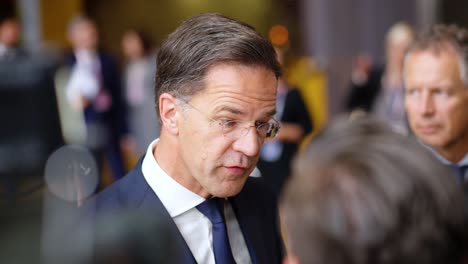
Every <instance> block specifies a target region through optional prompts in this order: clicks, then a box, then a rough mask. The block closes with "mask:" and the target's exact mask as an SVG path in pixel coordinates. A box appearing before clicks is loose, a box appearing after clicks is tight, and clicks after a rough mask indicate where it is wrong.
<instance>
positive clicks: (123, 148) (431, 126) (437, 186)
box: [0, 16, 468, 264]
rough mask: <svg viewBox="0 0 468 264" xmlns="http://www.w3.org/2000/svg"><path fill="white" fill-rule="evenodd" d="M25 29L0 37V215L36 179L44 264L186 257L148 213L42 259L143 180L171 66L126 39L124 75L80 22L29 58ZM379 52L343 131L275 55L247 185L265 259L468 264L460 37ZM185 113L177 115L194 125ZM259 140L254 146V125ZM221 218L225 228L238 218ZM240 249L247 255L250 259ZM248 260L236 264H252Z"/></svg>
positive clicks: (467, 159) (355, 83)
mask: <svg viewBox="0 0 468 264" xmlns="http://www.w3.org/2000/svg"><path fill="white" fill-rule="evenodd" d="M20 28H21V27H20V25H19V22H18V20H17V19H16V18H15V17H6V18H3V19H2V20H1V21H0V107H1V111H0V122H1V124H2V129H1V132H0V180H1V183H2V188H1V190H2V192H1V193H0V194H1V195H2V199H4V200H5V201H7V203H8V204H14V203H15V200H16V199H18V197H20V196H21V191H20V190H19V187H18V186H20V185H21V182H22V180H23V179H25V178H28V177H30V176H31V175H35V177H37V176H39V178H41V184H40V186H39V188H41V187H43V186H45V188H44V189H45V191H44V192H45V195H44V205H43V206H44V208H43V210H44V215H45V216H43V217H42V221H44V222H43V223H42V226H41V227H42V228H43V232H44V233H47V234H45V235H43V236H42V238H41V239H42V240H43V241H42V242H45V243H44V244H45V246H44V245H43V246H42V248H41V254H42V258H43V259H42V261H44V262H45V263H73V262H75V263H171V261H173V260H174V258H173V256H174V255H177V254H179V253H178V252H180V251H179V250H180V248H181V245H180V241H179V240H180V239H179V238H180V234H178V232H177V229H175V225H174V224H173V223H167V222H166V221H165V220H158V221H154V220H153V219H159V218H158V217H157V213H158V212H157V210H156V209H155V210H156V213H155V212H154V211H151V212H148V214H143V215H142V214H137V213H136V212H133V211H128V212H124V213H123V214H120V215H119V216H118V217H115V216H114V215H104V216H102V215H99V217H97V218H96V219H94V220H96V222H94V223H87V224H90V225H93V228H89V226H86V225H85V227H84V228H82V229H77V231H76V235H77V236H83V237H84V238H85V239H84V240H86V239H87V238H89V237H90V236H88V235H89V234H87V232H90V231H91V230H92V232H95V231H96V230H97V231H96V233H95V234H93V235H92V237H94V238H96V241H93V242H94V244H93V245H94V246H96V250H95V251H93V250H91V249H89V248H87V247H88V246H89V244H88V243H84V242H83V241H84V240H79V239H77V241H80V242H81V243H82V244H76V245H73V249H72V247H65V248H66V249H65V251H61V249H60V250H59V249H58V248H54V247H53V246H52V245H57V243H64V241H66V239H65V240H63V239H64V238H63V237H61V236H63V234H61V233H54V232H57V230H58V229H60V230H64V229H68V230H70V229H72V228H74V226H75V225H76V222H77V219H79V220H81V219H80V217H82V213H81V212H78V211H77V210H75V209H76V208H81V207H82V206H83V204H85V203H86V201H87V200H88V198H89V197H92V196H93V195H94V194H96V193H99V192H100V191H102V190H103V189H106V187H108V186H109V185H111V183H114V182H118V183H119V184H121V183H122V182H123V181H122V180H121V179H122V178H126V177H127V178H128V177H129V176H128V175H127V173H129V171H130V169H131V168H132V167H134V166H137V167H138V166H141V169H140V171H143V174H144V173H145V172H144V170H145V167H144V166H145V165H141V163H142V162H144V159H145V157H148V153H149V154H151V153H152V152H148V146H150V147H151V146H153V145H151V144H154V145H156V144H161V143H158V141H155V139H158V138H160V136H161V133H162V132H161V131H162V130H163V129H164V128H163V126H166V127H167V126H168V125H167V122H168V121H166V123H164V122H165V121H164V120H163V119H164V118H167V117H166V116H160V114H159V113H160V111H161V112H162V111H163V110H164V107H166V106H165V105H163V106H161V105H160V102H158V101H159V100H163V99H160V98H159V97H158V95H160V94H158V91H157V90H155V87H158V86H157V84H156V82H157V80H156V71H157V70H158V69H159V65H157V61H158V62H159V61H163V62H165V63H168V62H167V61H168V60H169V59H167V58H165V57H163V58H158V52H159V50H158V49H157V48H156V45H155V43H153V42H152V40H151V37H150V36H149V35H148V34H147V32H144V31H142V30H140V29H138V28H128V29H127V30H126V31H125V33H124V34H123V35H122V36H121V55H122V57H123V58H124V60H123V61H120V62H119V60H117V58H116V57H115V55H113V54H110V53H109V52H108V51H106V50H104V49H102V47H101V45H100V41H99V30H98V28H97V26H96V23H95V22H94V21H93V19H91V18H89V17H86V16H77V17H75V18H73V19H72V20H71V21H70V22H69V24H68V26H67V32H65V34H66V36H67V39H68V41H69V44H70V46H69V49H66V50H64V51H63V52H62V51H61V52H59V53H57V54H58V55H57V54H56V53H54V54H48V53H47V54H40V53H37V52H34V53H33V52H30V51H27V50H25V49H23V48H22V47H21V42H20V40H21V30H20ZM183 40H184V41H186V39H183ZM178 45H180V44H179V43H175V44H174V47H176V48H177V47H179V46H178ZM384 45H385V60H384V62H383V63H376V62H375V60H374V59H373V58H371V57H370V56H368V55H366V54H361V55H359V56H358V57H357V58H356V60H355V64H354V66H353V68H352V71H351V72H350V74H349V76H350V78H349V79H350V82H349V84H350V85H349V88H348V89H347V92H348V93H347V95H346V98H345V102H344V104H343V107H342V108H343V112H342V113H340V115H339V117H338V118H336V117H334V118H328V115H327V113H326V110H325V111H324V110H323V109H326V107H327V105H326V101H327V100H328V99H327V98H326V96H324V95H323V94H322V93H326V83H325V82H322V80H323V79H326V77H325V75H324V73H323V72H322V71H321V70H319V69H318V68H319V67H318V66H316V65H315V64H314V62H313V60H309V58H304V57H303V58H301V59H298V60H296V61H294V62H293V63H291V62H289V63H286V62H285V56H287V55H286V54H285V53H286V52H287V49H285V48H284V47H275V52H276V53H275V54H276V58H277V60H278V63H279V64H281V65H282V67H283V71H284V73H283V75H282V76H281V77H279V78H278V79H277V82H278V85H277V89H276V91H277V94H276V100H275V102H276V112H275V113H274V115H273V116H272V119H273V120H274V123H268V122H265V124H266V125H268V126H269V128H271V127H273V128H274V129H276V131H275V132H274V133H275V135H274V137H271V138H270V137H269V134H268V133H270V132H271V131H267V132H265V133H267V134H266V136H265V137H264V138H263V139H264V142H263V141H262V144H263V145H262V146H261V149H260V150H259V151H258V152H259V153H258V163H256V167H255V169H254V170H253V172H252V173H251V175H249V177H250V178H261V179H262V180H263V181H264V186H263V188H265V190H268V192H271V193H272V197H273V198H272V201H275V206H279V211H280V219H281V220H280V221H279V222H280V223H281V224H280V226H278V228H281V234H282V238H284V249H281V250H280V251H281V252H275V253H271V255H276V254H277V255H281V257H282V258H284V263H303V264H304V263H331V264H333V263H337V264H338V263H355V264H360V263H363V264H364V263H466V261H468V253H467V252H468V251H467V250H468V247H467V242H468V240H467V239H468V237H467V235H468V233H467V231H468V230H467V229H466V227H467V220H468V218H467V217H468V214H467V213H468V206H467V202H468V201H467V199H468V184H467V177H468V114H467V113H468V31H467V30H466V29H464V28H462V27H459V26H456V25H437V26H434V27H433V28H431V30H429V31H428V32H417V31H416V30H415V29H414V28H413V27H412V26H411V25H409V24H407V23H405V22H398V23H396V24H394V25H393V26H392V27H391V28H389V30H388V33H387V34H386V37H385V40H384ZM194 46H195V47H196V45H195V44H194ZM166 49H168V48H167V47H166ZM166 52H167V50H166ZM265 52H267V51H265ZM157 58H158V60H157ZM164 59H165V60H164ZM200 60H201V59H200ZM297 65H300V66H299V67H297ZM295 66H296V67H295ZM304 69H307V70H305V71H306V73H301V70H304ZM181 71H182V70H181ZM174 72H176V71H175V70H174ZM252 72H253V73H252V76H254V75H255V74H256V72H255V71H252ZM164 73H166V72H164ZM166 74H167V73H166ZM203 74H206V72H204V73H203ZM298 76H299V77H298ZM226 78H227V79H228V77H226ZM171 81H172V80H171ZM174 82H175V81H174ZM167 83H170V81H166V82H162V84H160V86H161V87H164V85H167ZM312 89H313V91H312ZM324 91H325V92H324ZM175 94H176V93H175ZM330 100H333V98H330ZM183 103H186V107H185V108H183V109H184V111H189V110H187V109H192V108H193V109H195V110H197V111H198V112H200V113H202V114H203V111H199V110H198V109H197V108H196V107H194V106H192V105H191V104H190V103H188V102H183ZM187 106H188V107H187ZM193 109H192V110H193ZM324 112H325V113H324ZM157 113H158V114H157ZM328 119H330V120H328ZM269 122H270V120H269ZM276 122H277V123H276ZM163 123H164V124H163ZM265 124H262V125H265ZM276 124H278V127H279V130H278V128H277V127H276V126H275V125H276ZM220 126H223V129H224V130H223V132H224V131H225V130H227V129H229V127H227V125H226V124H225V123H223V124H221V123H220ZM254 128H255V129H256V131H257V133H258V134H260V133H261V132H260V130H261V129H262V127H261V126H260V125H258V124H257V122H256V123H255V126H254ZM166 129H167V128H166ZM248 129H250V127H249V128H248ZM168 130H170V129H168ZM166 133H167V132H166ZM174 133H176V132H174ZM177 133H178V132H177ZM242 133H244V132H242ZM246 133H247V136H249V135H250V132H249V131H247V132H246ZM276 133H277V134H276ZM185 135H187V134H185ZM197 135H198V134H197V130H194V136H193V137H194V138H196V136H197ZM161 138H162V137H161ZM166 141H167V140H166ZM163 142H164V141H163ZM170 142H171V143H173V141H170ZM193 144H194V145H195V146H196V145H198V144H202V143H200V142H197V143H194V142H193ZM174 151H175V152H177V151H181V153H183V154H182V155H181V156H183V155H184V154H185V152H184V151H183V150H179V149H176V148H175V149H174ZM154 153H156V150H155V151H154ZM145 154H146V156H145ZM155 155H156V154H155ZM187 155H188V154H187ZM254 156H255V155H254ZM183 157H185V156H183ZM181 159H183V158H181ZM194 159H195V158H194ZM177 161H178V160H174V161H173V163H177ZM170 164H172V163H170ZM189 166H191V165H190V164H188V165H187V167H189ZM138 168H140V167H138ZM158 168H159V167H158ZM130 173H132V172H130ZM126 175H127V176H126ZM145 177H146V175H145ZM119 180H120V181H119ZM129 181H130V180H129ZM42 182H44V183H45V184H44V185H42ZM127 184H128V185H131V187H129V190H127V189H119V190H118V191H115V190H114V189H112V190H113V191H115V192H117V193H121V192H122V193H124V192H127V191H128V192H130V191H131V190H130V189H131V188H135V189H134V190H133V191H135V192H136V191H137V190H140V189H138V188H139V187H137V186H136V183H133V182H129V183H128V182H127ZM132 184H134V185H132ZM150 185H151V184H150ZM111 186H112V185H111ZM168 188H169V187H168ZM104 192H106V191H104ZM107 194H109V192H107ZM114 196H117V194H115V195H113V196H112V195H110V196H108V197H106V198H105V199H104V201H103V202H102V203H103V204H105V203H107V202H108V201H109V200H111V199H114ZM98 197H100V196H98ZM102 197H105V196H102ZM205 198H206V197H205ZM210 198H211V196H210ZM220 198H225V197H220ZM135 199H136V198H135ZM250 199H252V198H250ZM261 199H263V196H262V198H259V200H261ZM226 200H227V198H226ZM277 200H278V202H277V203H276V201H277ZM98 201H99V200H98ZM132 202H133V200H131V199H130V201H128V203H129V204H131V203H132ZM224 206H225V207H224V208H228V209H224V210H227V211H225V212H226V214H228V213H227V212H230V213H231V214H232V215H234V213H237V212H238V211H237V210H238V208H236V207H235V206H233V207H232V208H231V206H230V205H224ZM84 208H86V206H84ZM145 208H146V207H145ZM150 208H151V207H150ZM86 210H88V208H86ZM158 210H159V209H158ZM199 210H200V211H201V209H199ZM119 213H122V212H119ZM165 213H166V214H167V212H165ZM171 217H173V215H172V213H171ZM173 218H174V219H175V217H173ZM223 218H224V216H223ZM226 218H229V217H228V216H226ZM234 218H235V216H234ZM238 218H239V217H238ZM240 220H242V219H239V222H240ZM276 220H277V219H271V221H270V222H271V223H273V222H274V223H276V222H275V221H276ZM179 221H180V220H179ZM184 221H189V220H184ZM85 222H86V221H85ZM270 222H269V223H270ZM236 223H237V222H236ZM177 224H179V222H177ZM94 225H95V226H94ZM213 226H214V224H213ZM86 227H88V228H86ZM177 227H178V228H179V230H180V229H181V228H180V225H178V226H177ZM225 228H226V227H225ZM116 230H118V232H117V231H116ZM213 230H214V229H213ZM238 230H239V231H240V228H239V226H237V229H235V230H234V231H232V229H229V228H228V231H231V232H237V231H238ZM148 232H152V233H153V234H158V236H156V235H155V236H154V237H153V236H149V235H148ZM213 232H214V231H213ZM242 232H243V233H242V234H243V236H244V237H246V233H245V232H247V231H245V230H242ZM175 233H177V234H176V235H174V234H175ZM228 233H229V232H228ZM184 235H185V233H184ZM57 237H61V238H60V239H57ZM174 237H177V239H174ZM184 238H185V237H184ZM241 238H242V237H241ZM185 239H186V238H185ZM213 239H214V238H213ZM242 239H243V238H242ZM186 240H187V239H186ZM122 241H125V243H123V242H122ZM242 241H243V240H242ZM231 242H232V241H231ZM250 242H251V241H245V242H243V243H245V244H242V245H241V246H243V247H244V248H248V249H249V252H250V250H251V249H250V248H249V245H250ZM192 244H193V242H192ZM279 244H281V245H283V242H282V241H281V243H279ZM246 245H247V246H246ZM189 246H191V245H189ZM231 246H232V245H231ZM182 247H183V248H184V249H187V246H186V245H185V246H182ZM234 247H236V246H234ZM234 247H233V249H234ZM66 250H71V251H70V252H68V251H66ZM216 250H217V249H212V251H213V252H214V253H213V254H215V257H216V260H218V259H217V258H218V257H217V255H216V254H217V253H216V252H215V251H216ZM192 251H193V250H192ZM283 251H284V252H283ZM90 252H93V253H96V255H94V256H92V257H91V256H90V255H91V254H92V253H90ZM163 253H164V254H163ZM192 253H193V252H192ZM250 253H251V252H250ZM262 253H265V252H262ZM87 254H89V255H87ZM259 254H260V253H259ZM70 256H74V257H75V258H74V260H70ZM77 256H79V257H77ZM237 257H238V256H236V258H237ZM250 257H251V258H250V259H249V260H253V261H252V262H246V263H259V262H256V261H255V260H254V259H255V258H254V256H253V255H252V253H251V255H250ZM90 259H92V261H90ZM238 259H240V257H239V258H238ZM464 261H465V262H464ZM209 263H211V262H209ZM216 263H230V262H216Z"/></svg>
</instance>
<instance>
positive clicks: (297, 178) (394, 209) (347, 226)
mask: <svg viewBox="0 0 468 264" xmlns="http://www.w3.org/2000/svg"><path fill="white" fill-rule="evenodd" d="M281 203H282V212H283V217H284V221H285V226H286V234H287V235H288V242H289V244H288V248H289V249H290V252H289V254H291V255H292V256H297V258H298V259H299V260H300V263H302V264H304V263H320V264H322V263H327V264H338V263H347V264H367V263H369V264H371V263H372V264H379V263H402V264H405V263H408V264H410V263H411V264H418V263H424V264H426V263H460V259H461V257H462V256H461V255H462V253H463V249H464V243H465V228H464V225H465V213H464V201H463V194H462V193H461V190H460V188H459V187H458V186H457V184H456V182H455V180H454V178H453V177H452V176H451V174H450V172H448V171H446V168H445V167H443V166H442V165H441V164H440V163H439V162H437V160H435V159H434V158H433V157H432V155H430V154H429V153H426V151H425V150H423V149H421V148H420V146H419V145H418V144H416V143H415V142H412V141H410V140H409V139H407V138H404V137H402V136H400V135H398V134H394V133H392V132H390V129H388V128H387V127H386V126H385V125H383V124H380V123H378V122H376V121H374V120H371V119H364V118H360V119H356V120H354V121H347V120H341V119H338V121H335V122H334V123H332V124H331V125H330V126H329V127H328V128H327V129H326V130H325V131H324V132H323V134H322V135H321V136H320V137H319V138H318V139H316V141H314V142H313V143H312V144H311V145H310V146H309V148H308V149H307V150H306V151H305V152H304V154H303V155H301V156H299V157H297V158H296V160H295V162H294V165H293V173H292V177H291V179H290V181H289V182H288V183H287V185H286V188H285V190H284V193H283V197H282V201H281ZM297 258H291V260H294V259H296V260H297Z"/></svg>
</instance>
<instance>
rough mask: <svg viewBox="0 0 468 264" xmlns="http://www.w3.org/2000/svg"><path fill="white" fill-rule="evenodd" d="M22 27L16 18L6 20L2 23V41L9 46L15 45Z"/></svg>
mask: <svg viewBox="0 0 468 264" xmlns="http://www.w3.org/2000/svg"><path fill="white" fill-rule="evenodd" d="M19 36H20V28H19V25H18V23H17V22H16V21H15V20H11V19H10V20H6V21H5V22H3V23H2V24H1V25H0V42H1V43H3V44H5V45H7V46H14V45H16V44H17V43H18V41H19Z"/></svg>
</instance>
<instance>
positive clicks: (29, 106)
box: [0, 0, 468, 263]
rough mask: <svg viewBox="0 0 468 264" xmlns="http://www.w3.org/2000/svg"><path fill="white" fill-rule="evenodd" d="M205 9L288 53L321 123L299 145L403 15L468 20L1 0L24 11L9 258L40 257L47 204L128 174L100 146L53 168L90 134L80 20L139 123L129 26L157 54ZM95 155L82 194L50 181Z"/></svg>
mask: <svg viewBox="0 0 468 264" xmlns="http://www.w3.org/2000/svg"><path fill="white" fill-rule="evenodd" d="M204 12H218V13H222V14H224V15H226V16H229V17H232V18H235V19H238V20H241V21H244V22H246V23H248V24H250V25H252V26H254V27H255V28H256V29H257V30H258V31H259V32H261V33H262V34H263V35H264V36H266V37H268V38H269V39H270V41H271V42H272V43H273V44H274V45H275V46H276V47H278V48H279V49H280V50H281V51H282V53H283V54H284V67H285V69H286V78H285V79H286V81H287V83H288V85H289V86H290V87H293V88H294V89H297V90H299V91H300V94H301V96H302V98H303V101H304V103H305V107H306V110H307V111H308V114H309V118H310V122H311V123H312V126H311V127H312V130H311V131H310V133H307V135H304V137H302V138H301V139H300V142H298V143H302V142H308V141H310V140H313V137H314V135H315V134H317V132H318V131H320V129H321V128H322V127H323V126H324V124H325V123H326V122H327V120H329V119H330V118H331V117H333V116H335V115H337V114H340V113H342V112H344V111H348V110H350V109H348V108H347V100H348V97H349V93H350V90H351V89H352V88H351V85H350V83H351V82H352V80H351V79H352V73H353V71H355V70H356V69H358V70H361V71H364V72H366V71H370V70H369V69H370V68H372V67H374V66H375V65H382V64H385V63H386V60H388V58H386V56H388V54H387V53H388V52H387V51H386V44H385V41H386V35H387V32H388V30H389V29H390V28H391V26H392V25H394V24H396V23H398V22H406V23H407V24H408V25H410V26H411V27H413V28H414V30H415V31H416V32H420V31H423V30H425V29H428V28H429V27H430V26H431V25H433V24H435V23H457V24H459V25H461V26H465V27H466V26H468V16H466V14H467V12H468V1H466V0H445V1H444V0H223V1H219V0H170V1H165V0H151V1H150V0H131V1H130V0H0V21H1V22H2V23H3V22H4V21H7V20H9V19H12V20H13V21H14V22H15V23H16V27H17V28H16V29H15V26H14V25H13V27H10V26H8V28H9V29H5V28H7V26H5V27H4V28H3V35H2V33H1V32H2V31H1V30H2V27H1V26H0V109H1V110H0V126H1V129H0V130H1V132H0V180H1V182H0V183H1V184H0V195H1V197H0V206H1V207H0V262H1V263H38V262H40V261H41V254H40V251H41V250H40V241H41V239H42V240H43V239H44V235H43V233H44V232H45V231H44V229H45V227H47V226H48V225H50V223H44V221H45V220H44V219H49V220H47V221H50V218H51V217H50V215H53V214H49V213H50V212H51V211H47V210H52V211H54V210H59V211H60V210H65V211H66V209H64V208H67V206H77V205H79V203H80V200H82V199H84V198H86V195H87V194H88V193H92V192H93V191H94V190H97V189H100V188H103V187H104V186H106V185H108V184H109V183H111V182H112V181H113V180H115V179H117V178H119V177H118V176H117V175H116V174H117V173H116V172H115V170H114V167H113V163H112V158H107V157H108V156H105V155H104V156H105V157H104V158H102V159H101V158H97V159H96V161H97V162H98V164H94V163H93V161H91V162H89V161H88V159H89V156H92V157H96V156H95V153H94V152H93V151H91V152H90V153H87V152H86V151H81V150H76V149H72V150H71V152H70V151H68V152H67V153H68V154H69V155H61V157H62V159H58V160H57V159H54V162H55V163H59V164H71V165H69V166H68V167H67V166H65V165H64V166H63V168H55V167H54V169H50V167H49V170H46V165H47V164H48V160H49V161H50V158H51V155H52V153H54V151H57V149H59V148H60V147H62V146H64V145H67V144H77V143H80V139H79V138H80V134H79V132H77V131H81V130H80V129H82V127H80V125H79V122H82V120H81V121H76V122H75V121H70V120H75V119H74V118H75V117H76V116H74V115H73V114H70V112H67V111H68V110H67V107H64V106H63V104H64V103H63V102H64V101H66V99H64V98H63V97H66V96H67V95H63V94H62V92H61V91H62V90H61V88H60V87H62V86H66V84H64V83H63V82H65V83H66V81H64V78H61V76H62V75H61V73H62V71H61V70H62V69H63V66H64V65H66V63H65V62H64V60H65V58H66V55H65V54H67V52H69V51H70V50H71V49H72V48H73V45H72V44H73V43H72V42H71V40H70V36H69V35H70V21H71V20H72V19H73V18H75V17H76V16H78V15H85V16H87V17H89V18H90V19H91V20H93V21H94V26H95V27H96V29H97V32H98V33H97V36H98V37H97V38H98V39H99V42H98V46H99V50H105V51H106V53H107V54H109V55H110V56H112V58H113V59H114V60H115V64H116V66H117V68H118V71H116V72H118V73H119V75H115V78H114V79H115V81H117V82H119V83H121V84H122V85H121V86H122V87H121V89H122V91H117V93H116V94H112V96H117V97H114V98H113V100H114V101H113V102H118V101H122V105H124V106H126V107H122V109H124V110H125V111H117V112H118V113H120V114H122V115H125V116H127V119H126V120H125V121H122V122H126V123H127V124H130V125H129V127H130V126H131V125H133V126H137V127H138V123H137V121H135V120H132V114H131V113H129V112H130V110H129V109H131V108H132V107H133V106H135V105H136V104H137V103H138V102H137V103H135V102H136V101H138V100H137V99H132V98H135V97H132V96H133V95H132V93H131V92H128V90H126V89H128V88H126V84H127V83H128V80H129V79H130V77H129V75H128V74H129V72H131V71H132V70H131V69H130V68H131V67H130V66H132V65H133V64H132V62H133V60H134V59H135V58H138V55H134V53H132V51H131V48H128V47H127V46H131V44H128V45H127V44H125V43H126V40H125V39H126V37H125V36H127V33H129V32H132V31H138V32H142V33H144V36H145V37H144V39H145V40H148V41H146V42H145V41H143V42H144V43H146V44H145V45H146V46H147V47H146V49H147V50H149V52H148V53H147V54H149V55H148V56H150V57H149V58H150V61H151V62H154V55H155V54H156V53H157V49H158V46H159V45H160V44H161V42H162V41H163V40H164V38H165V37H166V36H167V34H169V33H170V32H171V31H173V30H174V29H175V28H176V27H177V26H178V25H179V24H180V23H181V22H182V21H183V20H185V19H187V18H189V17H190V16H193V15H195V14H199V13H204ZM9 25H11V23H10V24H9ZM11 28H13V29H11ZM15 30H16V31H17V32H16V33H14V32H15ZM5 32H7V33H5ZM8 32H10V33H8ZM11 32H13V33H11ZM15 34H16V35H15ZM2 36H3V37H2ZM5 36H6V37H5ZM129 38H130V37H129ZM2 39H3V40H2ZM5 39H7V40H6V41H5ZM8 39H9V40H8ZM2 41H4V42H3V43H2ZM127 42H129V43H130V42H131V40H127ZM145 45H143V44H142V46H145ZM148 45H149V47H148ZM9 46H11V47H13V48H14V49H15V53H7V52H4V55H3V56H4V57H3V59H2V50H6V51H8V47H9ZM4 47H6V48H4ZM13 48H12V49H11V50H13ZM137 53H138V52H137ZM11 54H14V56H13V55H11ZM145 54H146V53H145ZM7 55H8V56H7ZM9 56H10V57H9ZM153 66H154V65H153ZM148 67H149V66H148ZM155 67H157V65H156V66H155ZM151 69H153V68H151ZM126 97H128V98H126ZM132 100H133V101H132ZM135 100H136V101H135ZM114 105H115V104H114ZM150 108H151V107H150ZM138 111H140V110H138ZM150 115H152V113H150ZM79 118H80V117H78V119H76V120H79ZM133 121H135V122H133ZM155 126H156V124H155ZM151 128H153V129H154V127H151ZM70 131H71V132H70ZM128 131H130V135H131V136H130V139H129V138H128V137H125V138H123V139H122V138H120V142H121V143H122V144H121V147H122V149H120V150H117V152H118V153H119V154H122V160H123V163H124V164H123V165H124V169H125V170H128V169H129V168H130V167H131V166H133V164H134V163H135V162H136V160H137V159H138V157H139V156H140V154H141V149H139V147H138V144H139V142H137V140H138V138H141V136H140V132H141V131H133V130H132V129H131V128H130V129H129V130H128ZM128 131H127V132H128ZM148 131H150V130H149V129H148ZM111 133H115V134H118V133H120V131H111ZM148 133H150V135H149V138H155V137H157V132H148ZM146 143H149V142H143V145H144V144H146ZM70 153H71V154H70ZM77 153H78V154H77ZM83 164H87V166H88V165H89V166H90V168H93V169H96V170H97V171H98V173H97V174H96V177H97V179H94V180H90V181H89V182H88V183H86V184H90V186H87V187H82V188H81V189H80V190H81V191H80V192H77V193H76V195H75V196H76V197H74V198H70V197H68V195H69V193H68V194H63V193H66V192H67V190H68V189H65V187H63V186H66V185H67V184H69V182H63V183H59V184H56V183H55V182H54V183H50V179H52V181H55V180H57V179H56V177H55V176H57V175H58V174H60V173H61V172H63V171H69V170H73V169H75V171H76V168H75V167H77V166H78V169H79V168H80V167H79V166H81V165H83ZM55 165H57V164H52V165H50V166H52V167H53V166H55ZM46 171H47V172H46ZM51 171H53V172H51ZM85 171H86V170H85ZM50 173H51V174H52V176H51V175H50ZM71 174H73V175H75V174H76V172H70V175H71ZM120 176H121V175H120ZM46 178H48V179H49V181H46V180H45V179H46ZM61 180H62V181H67V180H66V179H61ZM58 181H60V180H58ZM51 186H52V187H51ZM57 186H59V187H57ZM60 186H62V187H60ZM75 187H76V186H74V187H73V186H72V187H71V189H76V188H75ZM61 188H62V189H61ZM57 189H58V190H57ZM75 192H76V190H75ZM61 194H62V195H61ZM80 195H81V196H80ZM48 197H49V198H48ZM51 197H52V198H51ZM50 199H58V200H60V201H63V204H60V203H56V202H51V200H50ZM52 207H53V209H50V208H52ZM47 208H48V209H47ZM54 212H55V213H56V212H57V211H54ZM55 213H54V214H55ZM45 214H49V217H45V216H44V215H45ZM52 222H53V221H52ZM24 252H28V253H27V254H24Z"/></svg>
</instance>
